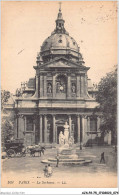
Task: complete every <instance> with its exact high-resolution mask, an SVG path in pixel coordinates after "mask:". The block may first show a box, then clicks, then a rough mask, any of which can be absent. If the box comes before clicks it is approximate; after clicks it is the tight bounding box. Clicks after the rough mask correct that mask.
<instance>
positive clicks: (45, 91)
mask: <svg viewBox="0 0 119 195" xmlns="http://www.w3.org/2000/svg"><path fill="white" fill-rule="evenodd" d="M43 89H44V90H43V91H44V97H46V96H47V80H46V75H44V87H43Z"/></svg>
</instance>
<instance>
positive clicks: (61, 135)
mask: <svg viewBox="0 0 119 195" xmlns="http://www.w3.org/2000/svg"><path fill="white" fill-rule="evenodd" d="M59 144H60V145H64V135H63V133H62V131H60V133H59Z"/></svg>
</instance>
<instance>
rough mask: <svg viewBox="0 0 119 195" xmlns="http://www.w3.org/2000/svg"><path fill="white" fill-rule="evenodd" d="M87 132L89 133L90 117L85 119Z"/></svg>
mask: <svg viewBox="0 0 119 195" xmlns="http://www.w3.org/2000/svg"><path fill="white" fill-rule="evenodd" d="M87 131H88V132H90V116H88V118H87Z"/></svg>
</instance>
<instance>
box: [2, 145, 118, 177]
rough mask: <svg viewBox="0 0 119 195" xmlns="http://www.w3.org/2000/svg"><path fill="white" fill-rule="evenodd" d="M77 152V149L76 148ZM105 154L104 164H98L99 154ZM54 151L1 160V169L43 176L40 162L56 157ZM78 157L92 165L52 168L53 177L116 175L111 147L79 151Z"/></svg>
mask: <svg viewBox="0 0 119 195" xmlns="http://www.w3.org/2000/svg"><path fill="white" fill-rule="evenodd" d="M77 150H78V148H77ZM102 152H105V161H106V162H105V164H104V163H101V164H100V156H101V153H102ZM56 153H57V151H56V149H55V148H53V149H46V151H45V154H44V155H42V156H41V157H38V156H36V157H30V155H29V154H27V156H26V157H15V158H10V159H4V160H2V167H3V168H2V169H3V171H4V172H7V173H14V172H15V173H18V174H22V173H32V172H37V173H38V172H40V174H43V169H44V166H45V165H44V164H43V163H41V160H43V159H47V158H52V157H53V158H54V157H55V156H56ZM78 155H79V157H81V158H85V159H88V160H92V163H91V164H89V165H87V166H64V165H60V164H59V167H58V168H57V167H56V166H55V165H52V166H53V172H54V175H57V174H58V172H60V174H64V175H65V174H69V173H73V174H74V173H75V174H79V173H80V174H81V173H82V174H101V173H110V174H114V175H116V173H117V154H116V153H115V151H114V148H112V147H92V148H85V149H83V150H79V152H78Z"/></svg>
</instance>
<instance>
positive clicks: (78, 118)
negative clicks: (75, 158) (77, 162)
mask: <svg viewBox="0 0 119 195" xmlns="http://www.w3.org/2000/svg"><path fill="white" fill-rule="evenodd" d="M80 122H81V121H80V115H77V130H78V139H77V140H78V143H80Z"/></svg>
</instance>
